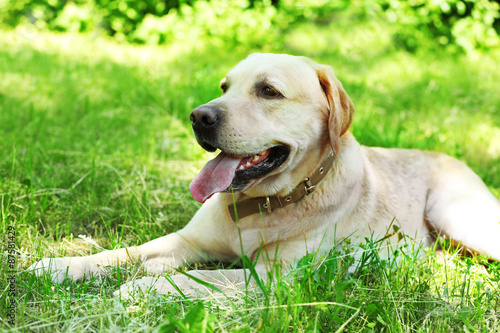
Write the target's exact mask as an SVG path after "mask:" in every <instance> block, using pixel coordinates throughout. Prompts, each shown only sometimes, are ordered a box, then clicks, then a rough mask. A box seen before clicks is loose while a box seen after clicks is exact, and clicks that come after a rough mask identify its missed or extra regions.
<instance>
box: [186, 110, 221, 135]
mask: <svg viewBox="0 0 500 333" xmlns="http://www.w3.org/2000/svg"><path fill="white" fill-rule="evenodd" d="M189 119H191V121H192V122H193V129H194V130H195V131H196V130H204V129H208V128H210V127H214V126H215V125H216V124H217V112H216V110H215V109H214V108H212V107H209V106H206V105H202V106H199V107H197V108H196V109H194V110H193V112H191V115H190V116H189Z"/></svg>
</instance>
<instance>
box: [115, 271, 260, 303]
mask: <svg viewBox="0 0 500 333" xmlns="http://www.w3.org/2000/svg"><path fill="white" fill-rule="evenodd" d="M252 271H253V273H252ZM252 271H250V269H229V270H220V269H217V270H192V271H188V272H186V273H185V274H176V275H171V276H166V277H165V276H158V277H143V278H141V279H138V280H135V281H130V282H128V283H126V284H124V285H122V286H121V287H120V289H119V290H117V291H116V292H115V293H114V296H118V297H121V298H123V299H128V298H130V297H131V295H133V294H134V293H137V292H140V293H143V292H146V293H155V294H160V295H167V294H172V295H180V294H182V295H185V296H187V297H202V296H208V295H211V294H213V293H219V292H222V293H224V294H226V295H235V294H238V293H239V292H242V291H243V290H244V289H245V288H246V287H249V288H254V287H255V286H256V279H258V280H259V282H260V283H263V284H265V283H266V281H267V280H268V279H267V274H268V273H267V270H266V268H265V266H264V265H259V264H257V265H256V266H255V267H254V269H252ZM255 275H257V276H255Z"/></svg>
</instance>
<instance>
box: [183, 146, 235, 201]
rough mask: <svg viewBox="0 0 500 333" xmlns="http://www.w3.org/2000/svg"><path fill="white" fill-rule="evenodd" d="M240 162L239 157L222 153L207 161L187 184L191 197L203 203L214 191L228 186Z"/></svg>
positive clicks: (219, 190)
mask: <svg viewBox="0 0 500 333" xmlns="http://www.w3.org/2000/svg"><path fill="white" fill-rule="evenodd" d="M240 162H241V158H234V157H230V156H227V155H225V154H224V153H220V154H219V155H218V156H217V157H216V158H214V159H213V160H211V161H209V162H208V163H207V164H206V165H205V166H204V167H203V169H202V170H201V171H200V173H199V174H198V175H197V176H196V177H194V179H193V181H192V182H191V184H189V190H190V191H191V195H192V196H193V198H194V199H195V200H196V201H198V202H201V203H203V202H205V201H206V200H207V199H208V198H210V197H211V196H212V195H213V194H214V193H216V192H221V191H224V190H225V189H226V188H228V187H229V185H231V182H232V181H233V178H234V174H235V173H236V168H237V167H238V165H239V164H240Z"/></svg>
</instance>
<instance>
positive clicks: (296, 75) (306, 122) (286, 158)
mask: <svg viewBox="0 0 500 333" xmlns="http://www.w3.org/2000/svg"><path fill="white" fill-rule="evenodd" d="M220 87H221V89H222V96H221V97H219V98H217V99H214V100H212V101H210V102H209V103H207V104H204V105H201V106H199V107H197V108H196V109H194V110H193V112H192V113H191V121H192V122H193V130H194V133H195V136H196V139H197V141H198V143H199V144H200V145H201V146H202V147H203V148H204V149H206V150H208V151H215V150H217V149H220V151H221V153H220V154H219V155H218V156H217V157H216V158H215V159H213V160H212V161H210V162H208V163H207V165H206V166H205V167H204V168H203V170H202V171H201V172H200V174H199V175H198V176H196V178H195V179H194V180H193V182H192V183H191V185H190V189H191V193H192V194H193V197H194V198H195V199H196V200H197V201H200V202H204V201H205V200H207V199H208V198H209V197H210V196H211V195H212V194H214V193H216V192H224V191H226V192H230V191H231V190H232V191H244V192H245V193H247V194H248V195H250V196H268V195H284V194H286V193H287V192H289V191H290V190H292V189H293V188H294V187H295V186H297V184H298V183H299V182H300V181H301V178H303V177H305V176H307V173H310V172H312V171H314V169H315V168H316V167H317V166H318V163H320V162H321V160H322V159H323V157H324V156H326V154H328V153H329V151H331V150H332V149H333V152H334V153H335V154H338V153H339V149H340V147H339V145H340V137H341V136H342V135H344V133H346V132H347V130H348V128H349V126H350V124H351V119H352V114H353V112H354V106H353V104H352V102H351V100H350V98H349V97H348V96H347V94H346V92H345V90H344V89H343V87H342V84H341V83H340V82H339V81H338V80H337V78H336V77H335V74H334V73H333V70H332V69H331V67H329V66H325V65H319V64H317V63H315V62H313V61H312V60H309V59H307V58H304V57H295V56H290V55H283V54H253V55H251V56H249V57H248V58H247V59H245V60H243V61H241V62H240V63H239V64H238V65H237V66H236V67H234V68H233V69H232V70H231V71H230V72H229V73H228V74H227V76H226V77H225V78H224V79H222V81H221V84H220Z"/></svg>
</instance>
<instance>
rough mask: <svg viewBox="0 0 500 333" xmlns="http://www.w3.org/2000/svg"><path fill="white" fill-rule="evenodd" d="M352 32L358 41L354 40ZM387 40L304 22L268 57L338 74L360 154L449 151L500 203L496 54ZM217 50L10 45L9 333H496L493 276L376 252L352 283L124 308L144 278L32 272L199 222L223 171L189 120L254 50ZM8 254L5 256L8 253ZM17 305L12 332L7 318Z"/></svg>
mask: <svg viewBox="0 0 500 333" xmlns="http://www.w3.org/2000/svg"><path fill="white" fill-rule="evenodd" d="M348 31H349V32H350V33H351V36H357V37H355V38H346V37H343V36H346V35H347V32H348ZM383 32H384V29H383V27H381V26H380V25H379V24H371V23H366V24H364V25H363V24H359V25H356V27H353V26H352V25H349V24H344V25H340V26H338V27H336V29H335V33H332V27H331V26H320V27H317V26H312V25H304V26H300V27H297V28H296V29H295V30H292V31H290V32H289V33H288V34H287V35H285V36H280V37H279V38H283V40H284V41H285V47H284V49H272V48H271V49H270V50H271V51H274V52H288V53H294V54H300V55H306V56H310V57H312V58H314V59H315V60H317V61H318V62H321V63H328V64H330V65H332V66H333V67H334V70H335V71H336V73H337V76H338V77H339V79H340V80H341V81H342V82H343V84H344V86H345V88H346V90H347V92H348V93H349V95H350V96H351V98H352V99H353V101H354V103H355V105H356V114H355V117H354V123H353V127H352V131H353V133H354V134H355V136H356V137H357V138H358V140H359V141H360V142H361V143H362V144H366V145H377V146H385V147H405V148H419V149H427V150H437V151H442V152H446V153H448V154H450V155H453V156H455V157H457V158H459V159H461V160H463V161H465V162H467V164H469V165H470V166H471V167H472V168H473V169H474V171H476V172H477V173H478V174H479V175H480V176H481V177H482V178H483V179H484V180H485V182H486V184H487V185H488V186H489V187H490V189H491V190H492V191H493V192H494V193H495V194H497V196H498V195H499V193H500V177H499V174H500V95H499V94H498V89H497V88H496V87H497V85H498V82H500V72H498V71H497V70H496V68H497V67H498V66H497V65H498V62H499V61H500V54H498V53H493V52H492V53H490V54H477V55H475V57H466V56H453V55H450V54H448V53H445V52H443V53H439V52H437V53H426V52H424V51H421V52H420V53H418V54H408V53H405V52H402V51H399V50H397V49H395V48H394V47H393V46H392V44H391V39H390V38H389V37H387V36H386V35H384V33H383ZM207 45H208V44H207ZM207 45H189V43H186V44H179V45H178V44H176V45H171V46H168V47H152V46H151V47H145V46H140V47H139V46H129V45H123V44H116V43H115V42H112V41H109V40H106V39H101V38H99V39H95V40H94V39H92V37H91V36H85V35H72V34H63V35H56V34H44V33H34V32H29V31H20V30H18V31H17V32H7V31H0V76H1V78H2V79H1V80H0V202H1V216H2V223H1V228H2V231H3V233H4V235H5V239H6V240H7V235H8V229H7V228H8V226H9V225H13V226H14V227H15V231H16V237H15V242H16V247H17V249H18V250H19V252H20V256H19V257H18V258H17V262H16V263H17V266H18V268H17V273H16V274H14V276H15V277H16V287H17V288H18V289H19V293H18V295H17V296H15V297H10V296H9V295H8V290H9V289H8V288H9V284H8V280H7V277H9V276H12V274H11V273H9V272H7V268H8V262H7V259H8V257H7V255H6V254H5V255H4V256H1V261H2V263H1V268H0V269H1V270H2V274H1V275H0V286H1V287H2V288H1V289H0V299H1V301H0V312H1V313H0V330H2V331H13V332H17V331H20V332H24V331H37V332H53V331H75V332H80V331H86V332H114V331H123V332H136V331H137V332H139V331H153V330H155V329H156V328H158V327H160V326H161V325H165V326H164V327H163V328H162V329H163V330H164V331H165V332H167V331H169V329H170V328H171V327H172V326H169V325H174V326H175V325H176V326H177V327H184V328H185V329H187V325H188V326H189V325H191V326H190V327H191V329H192V330H191V331H198V329H200V325H202V324H203V323H205V325H206V327H213V328H214V329H215V330H216V331H220V332H253V331H263V332H284V331H322V332H335V331H342V330H344V331H345V332H351V331H361V332H371V331H373V332H381V331H387V332H401V331H404V332H418V331H429V332H451V331H466V330H468V331H485V332H491V331H495V330H496V331H500V323H499V322H498V321H499V319H498V317H499V314H500V292H499V284H500V269H499V268H500V267H499V266H498V265H497V264H493V265H491V266H489V268H488V269H485V268H484V266H483V265H481V263H479V262H478V261H477V260H471V259H458V258H457V256H454V255H453V254H449V255H445V256H444V257H440V256H434V255H432V254H431V255H429V256H428V257H427V259H417V257H418V256H417V255H415V256H413V255H404V254H402V253H400V252H396V253H395V254H396V255H397V256H398V257H402V258H401V260H400V262H399V264H396V262H393V261H391V262H387V261H381V260H380V259H378V257H377V256H376V253H377V251H376V245H375V244H374V243H373V242H368V244H367V251H366V255H367V256H371V259H370V260H369V261H367V263H366V264H365V265H363V266H362V267H360V268H359V269H358V270H357V272H356V273H355V274H348V273H347V271H346V267H347V266H349V263H350V260H351V259H350V257H349V256H345V255H343V254H341V253H340V252H332V254H331V255H330V256H328V257H326V258H324V259H323V260H322V261H321V262H320V264H319V265H314V264H313V263H312V262H311V260H310V259H311V258H309V257H306V258H304V259H303V260H302V261H301V262H300V264H299V265H298V268H297V269H296V270H294V271H293V272H292V273H290V274H288V275H287V276H286V277H285V278H281V279H278V280H277V282H276V284H275V285H274V286H268V287H267V289H265V290H264V291H258V292H255V291H249V292H248V293H242V294H241V295H240V296H239V297H236V298H232V299H225V298H222V299H213V300H206V301H204V302H203V303H202V305H199V303H197V302H193V301H189V300H180V299H175V298H169V297H158V298H157V297H152V298H147V297H145V296H142V297H137V298H135V299H134V300H132V301H128V302H127V301H121V300H119V299H116V298H112V297H111V296H110V294H111V293H112V292H113V291H114V290H116V289H117V288H118V286H119V285H120V284H121V283H123V282H124V281H126V280H128V279H131V278H132V277H133V276H135V275H136V274H139V275H140V274H143V272H142V271H141V269H140V268H139V267H136V266H134V267H129V268H127V269H122V270H121V271H119V272H117V271H116V270H110V272H109V276H108V277H106V278H105V279H104V280H103V281H93V282H88V283H80V284H68V285H53V284H52V283H51V282H50V281H48V280H47V279H45V278H41V279H37V278H35V277H33V276H32V275H30V274H28V273H27V272H25V269H26V268H27V267H28V266H29V265H30V264H32V263H34V262H35V261H37V260H38V259H40V258H42V257H46V256H49V255H54V256H64V255H86V254H90V253H96V252H99V251H101V250H102V248H106V249H112V248H118V247H122V246H130V245H135V244H141V243H143V242H146V241H148V240H151V239H154V238H157V237H159V236H162V235H164V234H166V233H169V232H172V231H175V230H178V229H179V228H181V227H182V226H184V225H185V224H186V223H187V222H188V221H189V219H190V217H191V216H192V215H193V214H194V213H195V211H196V210H197V209H198V207H199V204H198V203H196V202H195V201H194V200H193V199H192V198H191V196H190V194H189V191H188V184H189V182H190V180H191V179H192V178H193V177H194V175H195V174H196V172H197V171H198V170H199V169H200V168H201V166H202V165H203V164H204V162H205V161H206V160H208V158H210V154H208V153H206V152H204V151H202V149H201V148H199V147H198V146H197V144H196V141H195V140H194V138H193V135H192V133H191V130H190V122H189V112H190V111H191V110H192V109H193V108H194V107H195V106H197V105H199V104H202V103H205V102H207V101H208V100H210V99H212V98H215V97H217V96H218V95H219V89H218V83H219V80H220V79H221V78H222V77H223V76H224V75H225V73H226V72H227V71H228V70H229V69H230V68H231V67H232V66H233V65H235V64H236V63H237V62H238V61H239V60H241V59H242V58H244V57H245V56H246V55H247V53H250V52H252V51H258V50H248V52H245V53H242V52H243V51H242V48H237V49H236V50H231V49H230V47H228V46H227V45H223V46H220V47H214V46H212V47H210V46H207ZM79 235H84V236H87V237H91V238H92V239H93V240H95V241H96V242H97V244H98V246H96V245H95V244H93V243H92V242H89V241H88V239H87V241H85V238H83V237H78V236H79ZM7 247H8V242H7V241H6V242H5V243H2V253H6V251H7ZM374 248H375V249H374ZM370 249H371V250H370ZM4 272H5V273H7V274H3V273H4ZM11 300H13V301H14V304H15V309H16V325H15V326H11V325H9V324H8V323H7V320H6V318H7V317H6V314H7V311H8V309H7V308H6V306H7V305H8V304H10V301H11ZM193 325H194V326H193ZM196 325H198V326H196ZM202 326H203V325H202ZM180 331H183V330H182V328H180Z"/></svg>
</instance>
